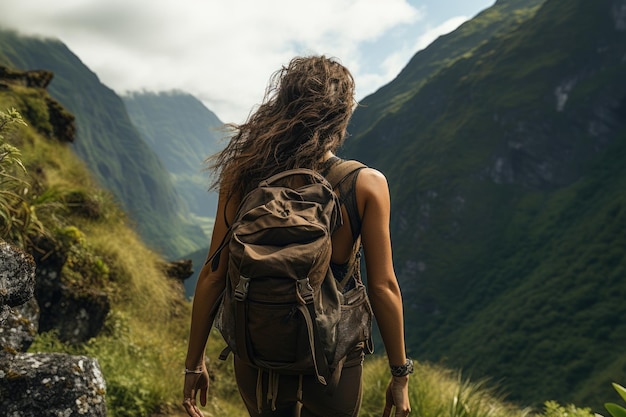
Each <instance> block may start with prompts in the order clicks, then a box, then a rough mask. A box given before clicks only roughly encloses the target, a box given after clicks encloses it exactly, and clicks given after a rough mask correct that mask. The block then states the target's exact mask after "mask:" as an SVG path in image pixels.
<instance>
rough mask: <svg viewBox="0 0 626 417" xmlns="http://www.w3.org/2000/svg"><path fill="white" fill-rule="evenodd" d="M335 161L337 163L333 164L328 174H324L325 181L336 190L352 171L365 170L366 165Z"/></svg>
mask: <svg viewBox="0 0 626 417" xmlns="http://www.w3.org/2000/svg"><path fill="white" fill-rule="evenodd" d="M337 159H338V161H337V162H335V163H333V165H332V166H331V167H330V169H329V170H328V172H327V173H326V174H325V177H326V180H328V182H329V183H330V185H332V186H333V188H337V187H338V186H339V185H340V184H341V183H342V182H343V180H345V179H346V178H348V176H349V175H350V174H352V173H353V172H354V171H357V170H360V169H363V168H367V165H365V164H363V163H362V162H359V161H355V160H343V159H339V158H337Z"/></svg>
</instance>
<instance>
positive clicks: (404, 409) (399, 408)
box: [383, 375, 411, 417]
mask: <svg viewBox="0 0 626 417" xmlns="http://www.w3.org/2000/svg"><path fill="white" fill-rule="evenodd" d="M392 407H395V408H396V410H395V413H394V417H406V416H408V415H409V413H410V412H411V404H410V403H409V376H408V375H406V376H392V377H391V381H389V385H388V386H387V392H386V395H385V409H384V410H383V417H390V416H391V408H392Z"/></svg>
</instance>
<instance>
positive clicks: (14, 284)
mask: <svg viewBox="0 0 626 417" xmlns="http://www.w3.org/2000/svg"><path fill="white" fill-rule="evenodd" d="M34 288H35V262H34V260H33V257H32V256H30V255H28V254H27V253H25V252H23V251H22V250H20V249H18V248H16V247H14V246H11V245H9V244H8V243H6V242H5V241H0V306H4V305H6V306H9V307H15V306H19V305H21V304H24V303H25V302H26V301H28V300H29V299H30V298H31V297H32V296H33V291H34ZM5 314H6V312H5Z"/></svg>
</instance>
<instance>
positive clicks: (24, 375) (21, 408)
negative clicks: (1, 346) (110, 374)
mask: <svg viewBox="0 0 626 417" xmlns="http://www.w3.org/2000/svg"><path fill="white" fill-rule="evenodd" d="M105 391H106V385H105V382H104V378H103V377H102V373H101V371H100V366H99V365H98V362H97V361H96V360H95V359H93V358H89V357H86V356H70V355H66V354H61V353H45V354H39V353H18V354H15V355H13V354H8V353H3V354H0V410H3V412H4V414H3V415H6V416H20V417H47V416H50V417H53V416H54V417H59V416H62V417H74V416H90V417H98V416H102V417H105V416H106V403H105V398H104V394H105Z"/></svg>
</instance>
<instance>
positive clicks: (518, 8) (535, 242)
mask: <svg viewBox="0 0 626 417" xmlns="http://www.w3.org/2000/svg"><path fill="white" fill-rule="evenodd" d="M542 3H543V2H529V1H526V2H522V1H504V0H501V1H498V2H496V4H495V5H494V6H493V7H492V8H490V9H488V10H486V11H485V12H483V13H481V14H479V15H478V16H476V18H475V19H473V20H472V21H470V22H468V23H466V24H465V25H463V26H461V27H460V28H459V29H457V30H456V31H455V32H453V33H451V34H449V35H446V36H444V37H442V38H440V39H438V40H437V41H436V42H434V43H433V44H432V45H431V46H429V47H428V48H427V49H425V50H424V51H421V52H419V53H418V54H416V55H415V57H414V58H413V59H412V60H411V62H410V63H409V64H408V65H407V67H406V68H405V69H404V70H403V72H402V73H401V74H400V75H399V76H398V78H397V79H396V80H394V81H393V82H392V83H391V84H390V85H388V86H386V87H384V88H382V89H381V90H379V91H378V92H377V93H375V94H373V95H371V96H370V97H368V98H367V99H366V100H363V103H362V104H364V105H365V106H366V107H361V108H358V109H357V111H356V113H355V117H354V123H353V125H352V126H351V133H352V135H353V136H352V137H351V138H350V139H349V140H348V141H347V143H346V145H345V147H344V149H343V150H342V154H343V155H344V156H348V157H353V158H356V159H360V160H362V161H364V162H366V163H368V164H369V165H370V166H373V167H376V168H379V169H380V170H381V171H383V172H384V173H385V174H386V176H387V177H388V180H389V183H390V187H391V192H392V204H393V208H392V221H391V228H392V237H393V243H394V255H395V259H394V261H395V266H396V271H397V273H398V276H399V279H400V281H401V286H402V289H403V294H404V297H405V300H406V305H405V309H406V315H407V317H406V320H407V343H408V345H409V351H410V353H411V354H412V355H413V356H414V357H416V358H418V359H422V360H430V361H436V362H439V361H441V362H444V363H445V364H446V365H447V366H450V367H454V368H459V369H463V370H465V371H466V372H467V373H469V374H470V375H471V376H472V377H473V378H478V377H490V378H492V379H494V380H497V381H499V382H500V381H501V382H502V383H503V385H504V386H505V387H506V389H507V392H509V393H510V396H509V397H510V398H511V399H512V400H516V401H520V402H521V403H524V404H532V405H536V404H539V403H541V402H543V401H545V400H547V399H557V400H559V401H561V402H574V403H576V404H580V405H589V406H593V407H597V408H598V411H600V410H601V409H600V405H601V403H602V401H603V400H604V399H605V398H608V397H610V396H611V395H612V394H611V388H610V384H609V382H610V381H617V382H620V381H621V382H623V378H624V370H625V369H626V355H624V353H623V350H622V346H623V345H624V343H625V342H626V320H624V317H626V303H624V302H623V300H624V294H626V256H625V255H626V254H625V249H624V248H626V236H625V235H624V230H625V229H626V193H624V189H625V187H626V164H624V160H625V159H624V158H625V157H626V77H624V74H626V60H625V59H624V57H625V56H626V12H625V10H626V4H625V3H624V1H623V0H620V1H617V0H596V1H587V0H547V1H546V2H545V3H543V4H542ZM449 48H452V51H448V52H446V49H449ZM446 57H448V58H447V59H446Z"/></svg>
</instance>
